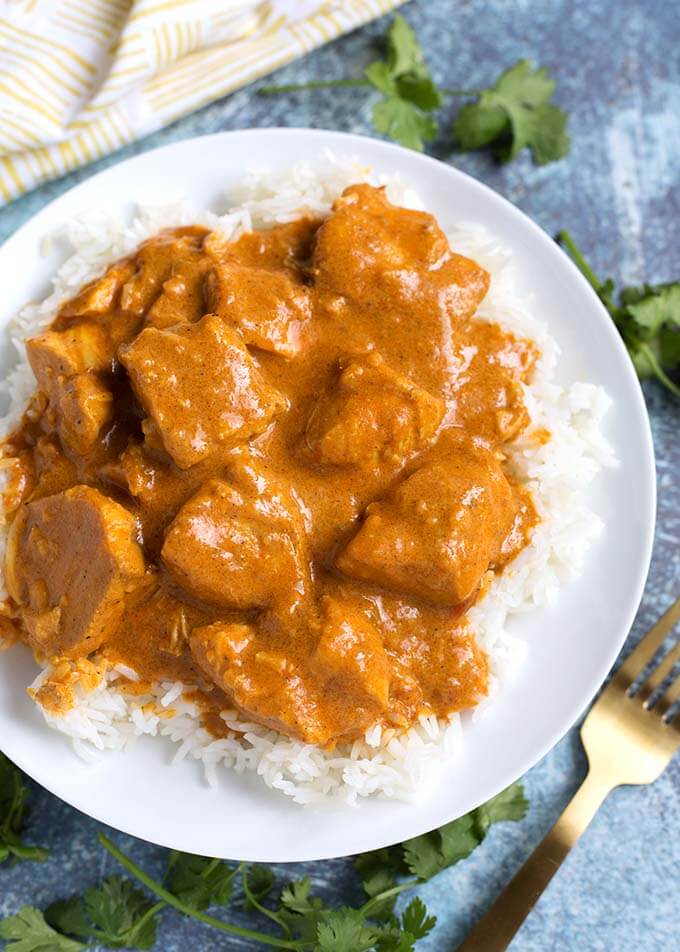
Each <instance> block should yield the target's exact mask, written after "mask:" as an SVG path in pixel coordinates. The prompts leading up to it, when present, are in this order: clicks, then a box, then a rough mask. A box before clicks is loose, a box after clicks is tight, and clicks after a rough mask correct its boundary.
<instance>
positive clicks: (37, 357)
mask: <svg viewBox="0 0 680 952" xmlns="http://www.w3.org/2000/svg"><path fill="white" fill-rule="evenodd" d="M26 351H27V354H28V360H29V362H30V364H31V369H32V370H33V373H34V374H35V377H36V380H37V381H38V386H39V387H40V389H41V390H42V391H44V392H45V393H47V394H49V393H50V389H51V386H52V384H53V382H54V381H55V380H57V379H58V378H60V377H75V376H76V374H81V373H87V372H88V371H92V372H96V371H111V370H112V366H111V365H112V356H111V351H110V348H109V341H108V335H107V333H106V329H105V328H104V327H102V326H101V325H100V324H97V323H95V322H92V321H81V322H80V323H78V324H74V325H73V326H72V327H69V328H67V329H66V330H61V331H45V333H43V334H38V335H37V336H36V337H30V338H29V339H28V340H27V341H26Z"/></svg>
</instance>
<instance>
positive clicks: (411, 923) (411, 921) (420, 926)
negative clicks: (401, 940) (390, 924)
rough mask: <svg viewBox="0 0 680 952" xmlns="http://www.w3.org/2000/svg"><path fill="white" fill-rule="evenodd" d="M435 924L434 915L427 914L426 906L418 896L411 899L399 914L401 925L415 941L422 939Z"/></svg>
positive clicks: (435, 918)
mask: <svg viewBox="0 0 680 952" xmlns="http://www.w3.org/2000/svg"><path fill="white" fill-rule="evenodd" d="M436 924H437V917H436V916H428V914H427V908H426V906H425V903H424V902H423V900H422V899H420V898H419V897H418V896H416V897H415V899H412V900H411V902H410V903H409V904H408V906H407V907H406V909H404V911H403V913H402V914H401V925H402V928H403V929H404V931H405V932H408V933H409V934H410V935H412V936H413V938H414V939H415V940H416V941H417V940H418V939H424V938H425V936H426V935H428V934H429V933H430V932H432V930H433V929H434V927H435V925H436Z"/></svg>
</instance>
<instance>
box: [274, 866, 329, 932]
mask: <svg viewBox="0 0 680 952" xmlns="http://www.w3.org/2000/svg"><path fill="white" fill-rule="evenodd" d="M311 891H312V881H311V879H310V878H309V876H305V877H304V878H303V879H297V880H294V881H293V882H292V883H290V884H289V885H288V886H286V888H285V889H284V890H283V891H282V893H281V896H280V898H279V909H278V911H277V915H278V917H279V919H280V921H281V922H283V923H285V924H286V926H287V927H288V928H289V929H290V931H291V933H292V934H293V935H295V936H297V937H298V938H299V939H301V940H302V941H303V942H313V941H315V940H316V939H317V936H318V928H319V926H320V925H321V924H322V923H324V922H325V921H326V920H327V919H328V917H329V916H330V914H331V910H330V909H329V908H328V907H327V906H326V904H325V903H324V901H323V899H320V898H319V897H318V896H312V895H311Z"/></svg>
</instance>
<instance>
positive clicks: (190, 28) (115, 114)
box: [0, 0, 403, 204]
mask: <svg viewBox="0 0 680 952" xmlns="http://www.w3.org/2000/svg"><path fill="white" fill-rule="evenodd" d="M401 2H403V0H269V2H261V0H260V2H257V0H0V204H4V203H5V202H8V201H10V200H11V199H13V198H16V197H17V196H18V195H21V194H23V193H24V192H26V191H28V190H29V189H31V188H33V187H34V186H36V185H39V184H40V183H41V182H44V181H46V180H47V179H51V178H56V177H57V176H60V175H63V174H64V173H66V172H69V171H71V170H72V169H75V168H77V167H78V166H80V165H84V164H85V163H87V162H91V161H92V160H93V159H96V158H98V157H99V156H102V155H104V154H106V153H108V152H113V151H114V150H115V149H119V148H120V147H121V146H123V145H125V144H126V143H128V142H131V141H133V140H134V139H138V138H139V137H140V136H144V135H147V134H148V133H150V132H154V131H155V130H156V129H159V128H161V127H162V126H165V125H167V124H168V123H170V122H173V121H174V120H175V119H178V118H179V117H180V116H184V115H186V114H187V113H188V112H191V111H192V110H194V109H198V108H200V107H201V106H204V105H206V104H207V103H209V102H212V101H213V100H215V99H219V98H220V97H221V96H224V95H225V94H226V93H229V92H231V91H232V90H234V89H237V88H238V87H239V86H243V85H245V84H246V83H249V82H251V81H252V80H254V79H256V78H257V77H259V76H263V75H264V74H266V73H269V72H271V71H272V70H274V69H278V67H280V66H283V65H284V64H285V63H288V62H290V60H292V59H294V58H295V57H297V56H301V55H303V54H304V53H307V52H309V51H310V50H312V49H314V48H315V47H317V46H321V44H323V43H326V42H327V41H328V40H332V39H334V38H335V37H336V36H339V35H340V34H341V33H346V32H347V31H348V30H352V29H354V28H355V27H357V26H360V25H361V24H362V23H366V22H367V21H368V20H370V19H372V18H373V17H376V16H379V15H380V14H382V13H386V12H387V11H388V10H390V9H392V8H394V7H397V6H399V5H400V3H401Z"/></svg>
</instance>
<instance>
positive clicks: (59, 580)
mask: <svg viewBox="0 0 680 952" xmlns="http://www.w3.org/2000/svg"><path fill="white" fill-rule="evenodd" d="M136 532H137V526H136V523H135V520H134V518H133V516H132V515H131V513H129V512H128V511H127V509H124V508H123V506H120V505H118V503H116V502H113V501H112V500H110V499H107V497H106V496H103V495H102V494H101V493H99V492H98V491H97V490H96V489H92V488H91V487H89V486H74V487H73V488H72V489H68V490H66V492H62V493H57V494H56V495H54V496H46V497H44V498H43V499H39V500H36V501H33V502H29V503H27V504H26V505H25V506H24V507H23V508H22V509H21V510H20V511H19V513H18V514H17V517H16V519H15V520H14V522H13V523H12V527H11V530H10V536H9V540H8V546H7V557H6V562H5V578H6V581H7V588H8V591H9V593H10V595H11V597H12V598H13V599H14V601H15V602H16V603H17V604H18V605H20V606H21V607H22V609H23V618H24V622H25V625H26V628H27V630H28V637H29V641H30V643H31V645H32V647H33V648H34V650H35V652H36V654H38V655H39V656H40V657H41V658H53V657H57V656H65V657H72V658H78V657H83V656H85V655H87V654H89V653H90V652H92V651H96V650H97V649H98V648H99V647H100V646H101V645H102V644H103V643H104V642H105V641H106V640H107V638H109V637H110V635H111V634H112V633H113V631H114V630H115V627H116V625H117V624H118V622H119V620H120V617H121V615H122V613H123V610H124V607H125V598H126V595H127V594H128V593H129V592H130V591H131V590H132V589H133V588H135V587H136V585H137V584H138V583H139V582H140V581H141V580H142V579H143V578H144V573H145V567H144V558H143V555H142V551H141V548H140V546H139V545H138V543H137V542H136Z"/></svg>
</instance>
